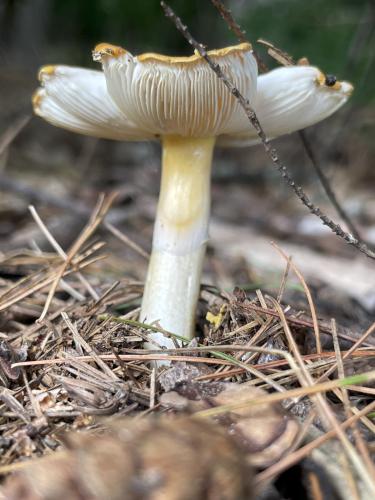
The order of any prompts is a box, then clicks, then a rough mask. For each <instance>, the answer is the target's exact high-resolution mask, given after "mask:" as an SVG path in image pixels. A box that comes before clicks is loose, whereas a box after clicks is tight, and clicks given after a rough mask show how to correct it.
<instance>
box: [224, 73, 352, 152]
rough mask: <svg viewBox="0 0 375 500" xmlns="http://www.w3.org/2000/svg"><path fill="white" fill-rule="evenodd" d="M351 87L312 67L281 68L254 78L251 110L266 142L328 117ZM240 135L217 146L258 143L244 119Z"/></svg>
mask: <svg viewBox="0 0 375 500" xmlns="http://www.w3.org/2000/svg"><path fill="white" fill-rule="evenodd" d="M352 92H353V86H352V85H351V84H350V83H348V82H340V81H336V79H335V78H334V77H331V78H330V79H327V77H326V75H324V73H322V72H321V71H320V70H319V69H318V68H316V67H314V66H285V67H280V68H276V69H274V70H272V71H270V72H268V73H265V74H263V75H260V76H259V77H258V91H257V97H256V100H255V104H254V109H255V112H256V114H257V117H258V119H259V122H260V124H261V126H262V128H263V130H264V131H265V133H266V136H267V138H268V139H273V138H275V137H279V136H281V135H284V134H288V133H291V132H295V131H296V130H300V129H303V128H306V127H309V126H310V125H313V124H315V123H318V122H320V121H322V120H324V119H325V118H327V117H329V116H331V115H332V114H333V113H335V111H337V110H338V109H339V108H341V106H342V105H343V104H345V102H346V101H347V100H348V99H349V97H350V95H351V93H352ZM240 119H241V121H242V127H243V131H242V133H239V134H227V135H226V134H225V135H222V136H221V137H220V138H219V140H218V145H220V146H251V145H253V144H257V143H259V142H261V141H260V139H259V137H258V135H257V133H256V131H255V129H254V128H253V127H252V126H251V125H250V123H249V120H248V118H247V116H245V115H244V114H242V115H240Z"/></svg>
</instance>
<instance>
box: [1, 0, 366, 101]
mask: <svg viewBox="0 0 375 500" xmlns="http://www.w3.org/2000/svg"><path fill="white" fill-rule="evenodd" d="M170 3H171V5H172V6H173V8H174V9H175V10H176V11H177V13H178V14H179V15H180V16H181V17H182V18H183V20H184V21H185V22H186V23H187V24H188V25H189V27H190V28H191V30H192V31H193V33H194V34H195V35H196V36H197V37H198V39H199V40H201V41H202V42H204V43H206V44H207V45H208V46H209V47H217V46H222V45H226V44H232V43H236V40H235V37H234V36H233V35H232V34H231V33H230V32H229V31H228V29H227V27H226V25H225V23H224V22H223V21H222V20H221V18H220V17H219V16H218V14H217V12H216V10H215V8H214V7H213V6H212V5H211V2H210V1H209V0H207V1H204V0H171V1H170ZM225 4H226V5H227V6H228V7H230V8H231V9H232V11H233V13H234V15H235V17H236V19H237V20H238V21H239V22H240V24H241V26H242V27H243V29H244V30H246V32H247V35H248V37H249V39H250V40H251V41H252V42H255V41H256V40H257V39H258V38H260V37H262V38H266V39H268V40H270V41H272V42H273V43H275V44H276V45H277V46H279V47H281V48H283V49H285V50H286V51H288V52H289V53H290V54H292V55H293V56H294V57H295V58H297V59H298V58H299V57H302V56H307V57H308V58H309V59H310V61H311V62H312V63H313V64H315V65H317V66H319V67H321V68H322V69H323V70H324V71H326V72H329V73H334V74H337V75H338V77H339V78H341V79H343V78H345V79H348V80H351V81H352V82H353V83H354V84H355V85H356V89H357V91H356V93H355V96H354V99H356V100H357V101H360V102H369V101H372V102H374V100H375V93H374V91H373V81H374V79H375V74H374V69H373V65H372V59H373V57H374V45H375V33H374V25H375V14H374V11H375V8H374V4H373V2H372V1H370V0H329V1H327V0H311V1H310V2H305V1H301V0H227V1H226V2H225ZM100 41H108V42H111V43H114V44H119V45H123V46H125V47H126V48H128V49H129V50H130V51H131V52H134V53H139V52H142V51H154V52H155V51H161V52H166V53H172V54H174V53H176V54H182V53H188V52H189V50H190V49H189V47H188V46H187V44H186V42H185V40H183V38H182V37H181V35H180V34H179V33H178V32H177V31H176V29H175V28H174V26H173V25H172V24H171V23H170V21H168V20H167V19H165V18H164V15H163V13H162V10H161V8H160V3H159V0H79V1H77V0H0V59H5V62H7V61H6V60H7V54H8V53H9V49H10V51H11V52H13V53H14V52H18V54H20V53H22V54H23V59H24V60H25V51H27V60H28V64H31V65H36V64H44V63H46V62H60V63H66V64H81V65H85V66H87V65H90V66H94V64H93V63H92V62H91V58H90V50H91V49H92V48H93V46H95V44H96V43H98V42H100ZM261 50H262V49H261ZM268 62H269V61H268ZM269 63H270V64H271V65H272V64H275V63H274V62H272V61H271V62H269Z"/></svg>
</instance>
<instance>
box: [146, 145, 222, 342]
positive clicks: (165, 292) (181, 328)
mask: <svg viewBox="0 0 375 500" xmlns="http://www.w3.org/2000/svg"><path fill="white" fill-rule="evenodd" d="M162 144H163V158H162V177H161V189H160V197H159V203H158V209H157V215H156V221H155V229H154V237H153V243H152V254H151V259H150V263H149V269H148V273H147V279H146V285H145V291H144V295H143V300H142V307H141V315H140V319H141V321H146V322H147V323H153V322H155V321H157V322H158V323H160V325H161V326H162V328H163V329H165V330H168V331H169V332H172V333H175V334H178V335H181V336H183V337H185V338H187V339H191V338H192V337H193V335H194V322H195V310H196V305H197V301H198V295H199V288H200V280H201V272H202V263H203V259H204V255H205V250H206V242H207V238H208V219H209V214H210V177H211V164H212V153H213V148H214V144H215V139H214V138H211V137H209V138H191V137H176V136H170V137H168V136H166V137H164V139H163V142H162ZM150 337H151V338H152V340H154V341H155V342H157V343H158V344H159V345H160V346H161V347H174V343H173V340H172V339H169V338H167V337H165V336H164V335H163V333H160V332H155V333H151V334H150Z"/></svg>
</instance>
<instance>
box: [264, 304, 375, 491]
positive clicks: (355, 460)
mask: <svg viewBox="0 0 375 500" xmlns="http://www.w3.org/2000/svg"><path fill="white" fill-rule="evenodd" d="M272 302H273V304H274V306H275V309H277V311H278V313H279V314H280V319H281V321H282V324H283V326H284V331H285V333H286V335H287V338H288V341H289V344H290V347H291V350H292V352H293V353H294V355H295V357H296V359H297V362H298V364H299V366H300V368H301V371H302V374H303V378H304V379H305V383H304V384H303V385H304V386H305V387H306V386H307V387H309V386H310V387H314V385H316V384H315V381H314V379H313V378H312V377H311V375H310V373H309V371H308V370H307V369H306V367H305V364H304V362H303V359H302V357H301V354H300V352H299V350H298V347H297V344H296V342H295V340H294V338H293V336H292V334H291V332H290V329H289V326H288V323H287V322H286V320H285V315H284V313H283V310H282V309H281V307H280V305H279V304H278V303H277V301H276V300H274V299H272ZM312 312H313V311H312ZM302 383H303V379H302ZM314 402H315V403H316V405H317V407H318V409H319V413H320V415H321V417H323V419H324V421H325V422H326V423H327V424H328V425H330V426H331V427H332V428H333V430H334V431H335V432H336V434H337V437H338V439H339V440H340V442H341V445H342V447H343V449H344V450H345V452H346V454H347V456H348V458H349V459H350V461H351V462H352V464H353V466H354V467H355V468H356V471H357V473H358V475H359V476H360V477H361V479H362V480H363V482H364V484H366V486H367V488H368V490H369V491H371V492H372V494H373V495H375V482H374V481H373V479H372V477H371V474H370V473H369V470H368V469H367V468H366V466H365V465H364V463H363V462H362V460H361V458H360V457H359V455H358V453H357V452H356V450H355V448H354V447H353V445H352V444H351V443H350V441H349V439H348V438H347V436H346V434H345V433H344V432H343V431H342V429H341V428H340V426H339V424H338V422H337V420H336V418H335V416H334V414H333V413H332V411H331V409H330V407H329V404H328V402H327V400H326V399H325V398H324V396H323V394H321V393H318V394H317V395H316V398H315V399H314ZM324 421H323V422H324Z"/></svg>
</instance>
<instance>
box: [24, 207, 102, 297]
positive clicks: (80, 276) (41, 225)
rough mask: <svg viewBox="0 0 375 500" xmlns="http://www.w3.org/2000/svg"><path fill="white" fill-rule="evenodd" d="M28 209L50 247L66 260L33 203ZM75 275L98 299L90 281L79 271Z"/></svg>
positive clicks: (64, 254)
mask: <svg viewBox="0 0 375 500" xmlns="http://www.w3.org/2000/svg"><path fill="white" fill-rule="evenodd" d="M29 210H30V213H31V215H32V217H33V219H34V220H35V222H36V223H37V224H38V226H39V228H40V230H41V231H42V233H43V234H44V236H45V237H46V238H47V240H48V242H49V243H50V245H51V246H52V248H54V249H55V251H56V253H58V254H59V255H60V257H61V258H62V259H63V260H67V258H68V256H67V255H66V253H65V252H64V250H63V249H62V248H61V246H60V245H59V244H58V242H57V241H56V240H55V238H54V237H53V236H52V234H51V233H50V232H49V230H48V228H47V226H46V225H45V224H44V222H43V221H42V219H41V218H40V216H39V214H38V212H37V211H36V209H35V207H34V206H33V205H29ZM77 276H78V279H79V280H80V282H81V283H82V284H83V285H84V286H85V287H86V289H87V291H88V292H89V294H90V295H91V297H92V298H93V299H94V300H98V298H99V297H98V294H97V293H96V292H95V290H94V289H93V288H92V286H91V285H90V283H89V282H88V281H87V280H86V279H85V277H84V276H83V274H82V273H80V272H77ZM83 298H84V297H83ZM81 300H82V299H81Z"/></svg>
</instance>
